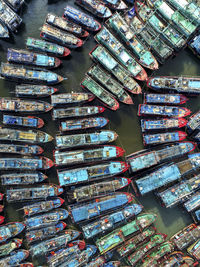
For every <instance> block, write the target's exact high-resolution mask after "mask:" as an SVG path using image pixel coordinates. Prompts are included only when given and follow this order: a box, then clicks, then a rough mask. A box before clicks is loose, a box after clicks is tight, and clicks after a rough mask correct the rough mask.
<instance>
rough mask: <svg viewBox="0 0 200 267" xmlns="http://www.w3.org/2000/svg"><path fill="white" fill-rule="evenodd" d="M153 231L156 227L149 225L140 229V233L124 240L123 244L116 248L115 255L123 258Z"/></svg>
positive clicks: (146, 239) (148, 237) (147, 238)
mask: <svg viewBox="0 0 200 267" xmlns="http://www.w3.org/2000/svg"><path fill="white" fill-rule="evenodd" d="M155 231H156V229H155V228H154V227H149V228H147V229H145V230H143V231H141V233H139V234H137V235H134V236H133V237H132V238H130V239H128V240H127V241H125V242H124V243H123V245H121V246H120V247H119V248H117V249H116V252H117V255H118V256H119V257H120V258H123V257H125V256H127V255H128V254H130V253H131V252H133V251H135V250H137V248H138V245H140V244H143V243H144V241H148V240H149V239H150V237H151V236H152V235H153V234H155Z"/></svg>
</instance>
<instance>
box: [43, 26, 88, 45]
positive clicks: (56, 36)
mask: <svg viewBox="0 0 200 267" xmlns="http://www.w3.org/2000/svg"><path fill="white" fill-rule="evenodd" d="M40 37H42V38H43V39H45V40H47V41H51V42H56V43H58V44H60V45H64V46H67V47H69V48H78V47H81V46H82V45H83V41H82V40H81V39H79V38H78V37H76V36H75V35H73V34H71V33H68V32H65V31H62V30H60V29H57V28H55V27H53V26H51V25H49V24H46V23H45V24H44V25H43V26H42V29H41V33H40Z"/></svg>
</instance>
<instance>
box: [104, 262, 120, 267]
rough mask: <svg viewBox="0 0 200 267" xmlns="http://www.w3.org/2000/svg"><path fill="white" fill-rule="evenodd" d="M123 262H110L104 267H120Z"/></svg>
mask: <svg viewBox="0 0 200 267" xmlns="http://www.w3.org/2000/svg"><path fill="white" fill-rule="evenodd" d="M120 265H121V262H120V261H108V262H106V263H104V265H103V267H120Z"/></svg>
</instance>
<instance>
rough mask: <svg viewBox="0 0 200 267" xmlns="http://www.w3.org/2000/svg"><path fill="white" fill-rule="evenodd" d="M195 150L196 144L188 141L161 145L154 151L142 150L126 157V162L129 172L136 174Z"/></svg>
mask: <svg viewBox="0 0 200 267" xmlns="http://www.w3.org/2000/svg"><path fill="white" fill-rule="evenodd" d="M195 148H196V144H195V143H193V142H190V141H187V142H179V143H173V144H168V145H162V146H158V147H155V149H154V150H152V149H144V150H141V151H138V152H135V153H132V154H130V155H127V156H126V161H127V162H128V164H129V165H130V170H131V172H137V171H140V170H143V169H145V168H150V167H152V166H154V165H159V164H161V163H164V162H166V161H172V160H173V159H175V158H178V157H182V156H183V155H184V154H187V153H189V152H192V151H193V150H194V149H195Z"/></svg>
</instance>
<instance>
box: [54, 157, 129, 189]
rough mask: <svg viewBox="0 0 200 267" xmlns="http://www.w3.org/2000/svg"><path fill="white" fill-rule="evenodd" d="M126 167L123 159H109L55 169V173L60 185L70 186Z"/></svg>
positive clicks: (121, 171) (122, 170) (126, 168)
mask: <svg viewBox="0 0 200 267" xmlns="http://www.w3.org/2000/svg"><path fill="white" fill-rule="evenodd" d="M128 168H129V166H128V164H127V163H125V162H123V161H111V162H108V163H104V164H98V165H94V166H90V167H82V168H77V169H67V170H57V174H58V180H59V184H60V185H61V186H71V185H74V184H75V185H76V184H80V183H86V182H90V181H95V180H100V179H105V178H108V177H112V176H115V175H118V174H120V173H123V172H126V171H127V170H128Z"/></svg>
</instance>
